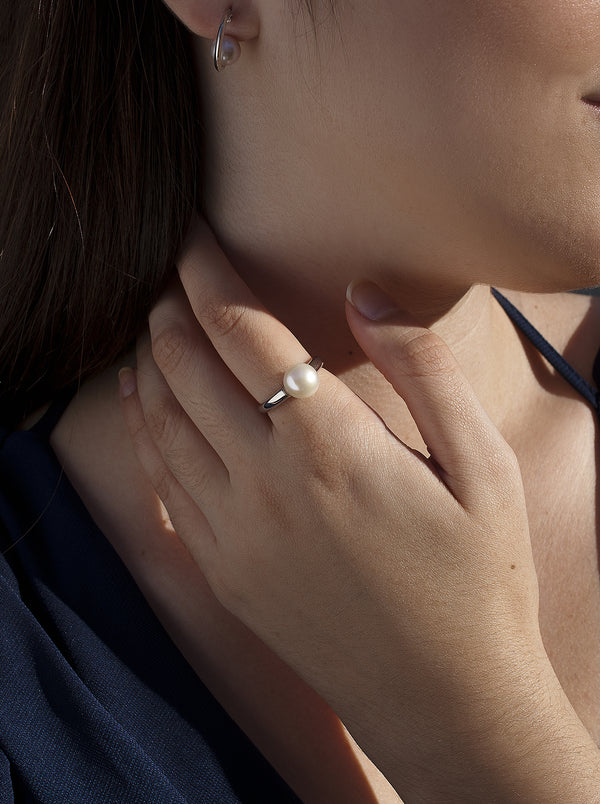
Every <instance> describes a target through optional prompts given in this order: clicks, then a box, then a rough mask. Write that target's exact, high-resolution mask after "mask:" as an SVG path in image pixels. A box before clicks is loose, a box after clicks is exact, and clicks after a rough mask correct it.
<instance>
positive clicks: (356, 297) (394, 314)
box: [346, 282, 518, 505]
mask: <svg viewBox="0 0 600 804" xmlns="http://www.w3.org/2000/svg"><path fill="white" fill-rule="evenodd" d="M347 299H348V303H347V304H346V315H347V318H348V323H349V325H350V328H351V330H352V332H353V334H354V337H355V338H356V340H357V342H358V344H359V346H360V347H361V348H362V349H363V351H364V352H365V354H366V355H367V357H368V358H369V360H370V361H371V362H372V363H373V365H374V366H375V367H376V368H377V369H378V370H379V371H380V372H381V373H382V374H383V375H384V377H385V378H386V379H387V380H388V382H390V383H391V385H392V386H393V388H394V390H395V391H396V393H397V394H398V395H399V396H401V397H402V398H403V399H404V401H405V402H406V405H407V406H408V409H409V411H410V414H411V416H412V417H413V419H414V421H415V423H416V425H417V427H418V428H419V432H420V433H421V436H422V438H423V440H424V441H425V443H426V444H427V447H428V449H429V452H430V454H431V456H432V457H433V459H434V460H435V462H436V463H437V465H438V468H439V470H440V475H441V477H442V479H443V481H444V482H445V483H446V485H447V486H448V488H449V489H450V491H451V492H452V493H453V494H454V496H455V497H456V498H457V499H458V500H459V502H461V503H462V504H463V505H469V504H470V503H471V502H473V503H476V501H477V498H478V497H479V495H480V494H481V492H482V491H483V490H484V489H482V484H484V485H485V486H486V487H487V488H489V486H490V485H494V486H497V485H498V483H499V482H502V481H503V479H504V478H506V474H507V473H508V472H514V470H515V469H517V465H516V459H515V456H514V453H513V452H512V450H511V449H510V447H509V446H508V444H506V442H505V441H504V439H503V438H502V436H501V435H500V433H499V432H498V430H497V429H496V428H495V426H494V425H493V424H492V422H491V421H490V419H489V417H488V416H487V414H486V412H485V411H484V409H483V408H482V406H481V404H480V402H479V400H478V399H477V397H476V396H475V393H474V391H473V389H472V387H471V385H470V384H469V382H468V381H467V379H466V377H465V376H464V374H463V372H462V370H461V368H460V367H459V365H458V363H457V361H456V359H455V357H454V355H453V354H452V352H451V351H450V349H449V347H448V346H447V344H446V343H445V342H444V341H443V340H442V339H441V338H440V337H439V336H438V335H436V334H435V333H433V332H431V330H429V329H426V328H425V327H421V326H419V325H418V324H417V323H416V322H415V321H413V320H411V319H410V317H409V316H408V315H407V314H406V313H404V312H402V311H400V310H399V309H398V308H397V306H396V305H395V304H394V302H393V300H392V299H391V298H390V297H389V296H387V295H386V294H385V293H384V292H383V291H382V290H381V289H380V288H379V287H377V285H374V284H373V283H371V282H353V283H352V284H351V285H350V286H349V288H348V294H347ZM517 471H518V469H517Z"/></svg>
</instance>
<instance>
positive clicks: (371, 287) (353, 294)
mask: <svg viewBox="0 0 600 804" xmlns="http://www.w3.org/2000/svg"><path fill="white" fill-rule="evenodd" d="M346 298H347V299H348V301H349V302H350V304H351V305H352V306H353V307H355V308H356V309H357V310H358V312H359V313H361V314H362V315H364V316H365V318H370V319H371V321H381V320H382V319H383V318H387V317H388V316H390V315H393V314H394V313H397V312H398V307H397V306H396V304H394V302H393V301H392V300H391V299H390V297H389V296H387V295H386V294H385V293H384V292H383V291H382V290H381V288H379V287H378V286H377V285H375V284H374V283H373V282H369V281H367V280H364V279H355V280H354V281H353V282H350V284H349V285H348V289H347V291H346Z"/></svg>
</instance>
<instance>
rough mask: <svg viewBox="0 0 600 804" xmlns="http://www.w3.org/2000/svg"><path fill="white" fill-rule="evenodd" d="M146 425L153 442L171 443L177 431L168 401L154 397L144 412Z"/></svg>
mask: <svg viewBox="0 0 600 804" xmlns="http://www.w3.org/2000/svg"><path fill="white" fill-rule="evenodd" d="M145 417H146V425H147V427H148V430H149V432H150V434H151V436H152V439H153V441H154V442H155V443H157V444H161V445H168V444H171V443H173V441H174V440H175V436H176V433H177V429H178V428H177V423H176V417H175V415H174V411H173V409H172V406H171V405H170V404H169V401H168V400H167V399H165V398H164V397H160V398H158V399H154V400H153V401H152V403H151V404H150V405H149V406H148V409H147V410H146V412H145ZM163 448H164V446H163Z"/></svg>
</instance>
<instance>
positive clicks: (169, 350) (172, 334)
mask: <svg viewBox="0 0 600 804" xmlns="http://www.w3.org/2000/svg"><path fill="white" fill-rule="evenodd" d="M187 351H188V338H187V336H186V333H185V332H184V330H183V329H182V328H181V327H179V326H177V325H176V324H171V325H169V326H168V327H165V328H164V329H162V330H160V331H159V332H157V333H156V334H155V335H154V336H153V338H152V356H153V357H154V361H155V363H156V365H157V366H158V367H159V368H160V370H161V371H162V372H163V373H164V374H170V373H174V372H176V371H177V370H178V369H179V368H180V367H181V365H182V363H183V361H184V359H185V356H186V354H187Z"/></svg>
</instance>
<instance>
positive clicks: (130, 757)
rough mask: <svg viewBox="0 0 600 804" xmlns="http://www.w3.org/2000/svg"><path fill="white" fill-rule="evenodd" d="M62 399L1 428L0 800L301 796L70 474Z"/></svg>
mask: <svg viewBox="0 0 600 804" xmlns="http://www.w3.org/2000/svg"><path fill="white" fill-rule="evenodd" d="M65 404H66V400H63V401H62V403H60V402H59V403H58V404H55V405H54V406H53V407H52V408H51V410H50V411H49V413H48V414H47V416H46V417H45V418H44V419H43V420H42V422H40V424H39V425H38V426H37V427H35V428H34V429H33V430H30V431H28V432H20V431H16V432H10V431H8V430H6V429H2V428H1V427H0V802H1V804H9V802H10V803H12V802H36V803H38V802H40V803H42V804H75V802H76V803H77V804H175V802H177V804H183V802H211V803H214V804H229V803H230V802H231V804H233V802H257V803H258V802H260V804H266V803H268V802H298V801H299V799H298V798H297V797H296V796H295V795H294V794H293V793H292V791H291V790H290V788H289V787H288V786H287V785H286V784H285V783H284V782H283V780H282V779H281V778H280V777H279V776H278V774H277V773H276V772H275V771H274V769H273V768H272V767H271V766H270V765H269V764H268V763H267V761H266V760H265V759H264V758H263V756H262V755H261V754H260V753H259V752H258V750H257V749H256V748H255V747H254V745H253V744H252V743H251V742H250V741H249V740H248V738H247V737H246V736H245V735H244V734H243V733H242V731H241V730H240V729H239V728H238V726H237V725H236V724H235V723H234V722H233V721H232V720H231V718H230V717H229V716H228V715H227V714H226V712H225V711H224V710H223V709H222V708H221V706H220V705H219V704H218V703H217V701H216V700H215V699H214V698H213V696H212V695H211V694H210V692H209V691H208V690H207V689H206V687H205V686H204V685H203V684H202V683H201V682H200V680H199V679H198V677H197V676H196V675H195V673H194V672H193V671H192V669H191V668H190V666H189V665H188V664H187V662H186V661H185V659H184V658H183V657H182V655H181V654H180V653H179V651H178V650H177V648H176V647H175V646H174V644H173V643H172V642H171V640H170V638H169V637H168V635H167V633H166V632H165V631H164V629H163V627H162V626H161V624H160V623H159V621H158V620H157V618H156V616H155V615H154V613H153V611H152V610H151V608H150V606H149V605H148V603H147V602H146V600H145V598H144V597H143V595H142V594H141V592H140V591H139V589H138V587H137V586H136V584H135V582H134V581H133V579H132V577H131V576H130V575H129V573H128V571H127V569H126V568H125V566H124V565H123V563H122V562H121V560H120V558H119V557H118V555H117V553H116V552H115V551H114V549H113V548H112V546H111V545H110V543H109V542H108V540H107V539H106V538H105V537H104V536H103V535H102V534H101V533H100V531H99V530H98V528H97V527H96V525H95V524H94V522H93V521H92V519H91V517H90V515H89V513H88V512H87V510H86V509H85V508H84V506H83V503H82V502H81V500H80V499H79V497H78V496H77V494H76V492H75V491H74V489H73V487H72V486H71V485H70V483H69V482H68V479H67V477H66V476H65V475H64V473H62V471H61V467H60V465H59V463H58V461H57V458H56V456H55V454H54V453H53V451H52V449H51V447H50V445H49V442H48V435H49V431H50V430H51V429H52V426H53V425H54V423H55V421H56V420H57V418H58V417H59V415H60V413H61V412H62V408H64V405H65ZM23 534H26V535H25V536H23ZM12 545H14V546H12Z"/></svg>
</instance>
